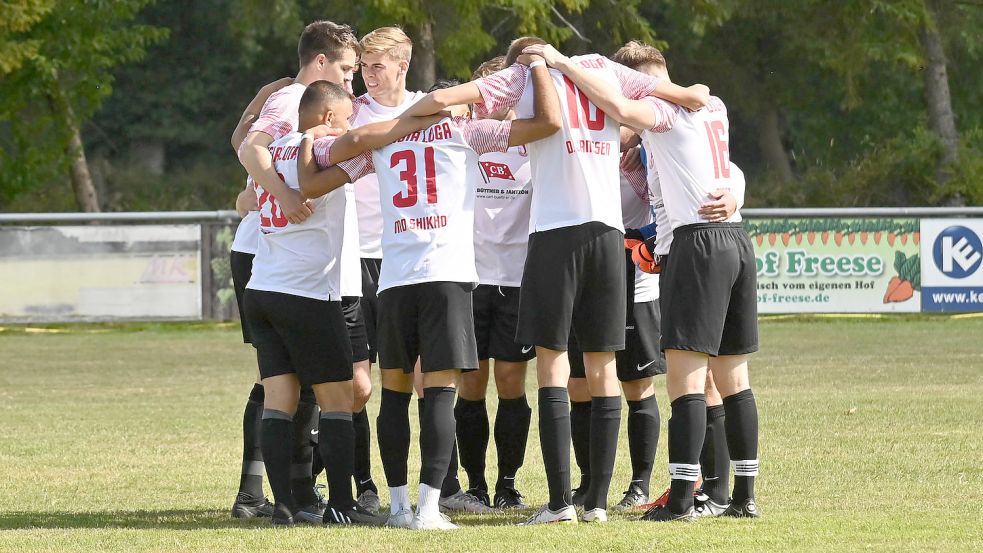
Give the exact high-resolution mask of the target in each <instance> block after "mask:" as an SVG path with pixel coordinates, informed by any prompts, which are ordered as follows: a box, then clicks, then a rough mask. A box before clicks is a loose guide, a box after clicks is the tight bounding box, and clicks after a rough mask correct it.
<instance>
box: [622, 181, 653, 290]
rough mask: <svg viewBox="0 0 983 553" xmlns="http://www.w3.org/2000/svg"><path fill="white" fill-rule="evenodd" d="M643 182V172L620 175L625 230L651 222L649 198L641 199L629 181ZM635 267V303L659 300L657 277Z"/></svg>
mask: <svg viewBox="0 0 983 553" xmlns="http://www.w3.org/2000/svg"><path fill="white" fill-rule="evenodd" d="M632 180H636V181H641V183H644V182H645V170H644V169H639V170H638V171H635V172H633V173H632V174H625V173H624V172H622V173H621V214H622V216H623V217H624V223H625V228H636V229H637V228H641V227H644V226H645V225H648V224H651V223H652V221H653V216H652V206H651V205H650V204H649V201H648V200H649V198H648V197H645V199H642V198H640V197H639V195H638V193H637V188H638V187H639V186H638V184H637V183H636V184H633V183H632V182H631V181H632ZM632 265H633V266H634V267H635V303H645V302H650V301H653V300H657V299H659V275H657V274H651V273H646V272H645V271H642V270H641V269H639V268H638V266H637V265H634V264H632Z"/></svg>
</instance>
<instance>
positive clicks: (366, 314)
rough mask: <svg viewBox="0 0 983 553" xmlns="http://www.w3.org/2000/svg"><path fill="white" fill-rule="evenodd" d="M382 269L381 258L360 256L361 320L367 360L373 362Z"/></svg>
mask: <svg viewBox="0 0 983 553" xmlns="http://www.w3.org/2000/svg"><path fill="white" fill-rule="evenodd" d="M381 270H382V260H381V259H377V258H374V257H363V258H362V300H361V301H360V302H359V303H360V304H361V307H362V322H363V323H364V324H365V334H366V337H367V339H368V342H369V362H370V363H375V360H376V353H377V352H378V350H379V348H378V347H377V345H376V344H377V342H376V326H377V321H378V320H379V299H378V297H377V296H376V293H377V292H378V291H379V271H381Z"/></svg>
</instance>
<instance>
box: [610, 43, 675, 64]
mask: <svg viewBox="0 0 983 553" xmlns="http://www.w3.org/2000/svg"><path fill="white" fill-rule="evenodd" d="M611 61H615V62H618V63H620V64H621V65H624V66H625V67H628V68H630V69H635V70H637V69H638V68H639V67H641V66H643V65H649V64H653V65H658V66H660V67H666V58H665V57H664V56H663V55H662V52H660V51H659V49H658V48H656V47H655V46H649V45H648V44H645V43H643V42H638V41H636V40H632V41H630V42H628V43H627V44H625V45H624V46H622V47H621V48H619V49H618V51H617V52H615V53H614V55H613V56H611Z"/></svg>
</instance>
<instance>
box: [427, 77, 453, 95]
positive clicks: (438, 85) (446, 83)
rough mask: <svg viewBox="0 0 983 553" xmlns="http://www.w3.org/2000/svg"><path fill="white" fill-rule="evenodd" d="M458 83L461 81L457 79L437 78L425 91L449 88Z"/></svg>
mask: <svg viewBox="0 0 983 553" xmlns="http://www.w3.org/2000/svg"><path fill="white" fill-rule="evenodd" d="M459 84H461V81H459V80H457V79H437V80H436V81H434V83H433V86H431V87H430V89H429V90H427V92H433V91H434V90H440V89H442V88H450V87H452V86H457V85H459Z"/></svg>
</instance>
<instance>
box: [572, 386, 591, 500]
mask: <svg viewBox="0 0 983 553" xmlns="http://www.w3.org/2000/svg"><path fill="white" fill-rule="evenodd" d="M590 408H591V402H589V401H571V402H570V435H571V436H572V439H573V455H574V458H575V459H576V460H577V468H579V469H580V485H579V486H577V489H579V490H581V491H583V490H586V489H587V488H588V487H590Z"/></svg>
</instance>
